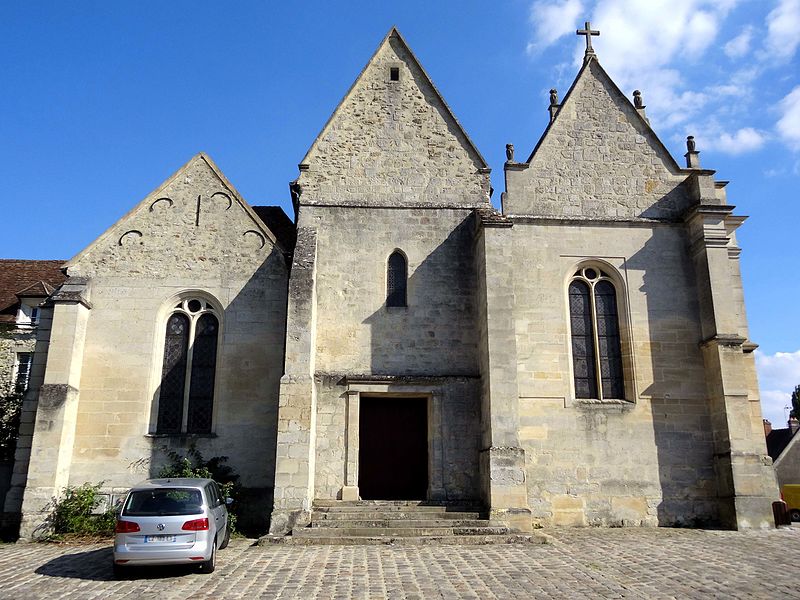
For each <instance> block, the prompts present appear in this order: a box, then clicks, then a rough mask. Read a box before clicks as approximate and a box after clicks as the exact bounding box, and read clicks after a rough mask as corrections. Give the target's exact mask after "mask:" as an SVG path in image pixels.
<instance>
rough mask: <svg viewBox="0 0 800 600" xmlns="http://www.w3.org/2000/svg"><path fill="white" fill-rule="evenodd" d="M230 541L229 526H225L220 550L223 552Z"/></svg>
mask: <svg viewBox="0 0 800 600" xmlns="http://www.w3.org/2000/svg"><path fill="white" fill-rule="evenodd" d="M230 541H231V526H230V524H228V525H226V526H225V537H224V538H222V543H221V544H220V545H219V549H220V550H224V549H225V548H227V547H228V543H229V542H230Z"/></svg>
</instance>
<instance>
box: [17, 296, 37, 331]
mask: <svg viewBox="0 0 800 600" xmlns="http://www.w3.org/2000/svg"><path fill="white" fill-rule="evenodd" d="M38 324H39V299H38V298H36V299H25V298H23V299H20V302H19V309H18V310H17V325H19V326H20V327H35V326H36V325H38Z"/></svg>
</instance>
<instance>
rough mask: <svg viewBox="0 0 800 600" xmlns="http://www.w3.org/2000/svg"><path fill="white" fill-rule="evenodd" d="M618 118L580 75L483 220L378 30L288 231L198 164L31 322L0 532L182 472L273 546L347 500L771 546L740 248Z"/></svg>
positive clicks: (468, 159) (472, 182) (394, 47)
mask: <svg viewBox="0 0 800 600" xmlns="http://www.w3.org/2000/svg"><path fill="white" fill-rule="evenodd" d="M587 29H588V27H587ZM640 104H641V103H640V102H639V103H637V105H635V104H633V103H632V102H631V101H630V100H628V99H627V98H626V97H625V96H624V95H623V94H622V93H621V92H620V90H619V89H618V88H617V86H616V85H615V84H614V82H613V81H611V79H610V78H609V77H608V75H607V74H606V72H605V71H604V70H603V68H602V67H601V65H600V62H599V61H598V58H597V56H596V55H595V54H594V52H593V50H592V49H591V46H589V48H588V50H587V53H586V57H585V60H584V64H583V67H582V68H581V70H580V72H579V73H578V75H577V78H576V79H575V82H574V83H573V85H572V87H571V88H570V90H569V91H568V92H567V93H566V94H565V95H564V97H563V99H562V100H561V101H559V99H558V97H557V95H556V94H555V93H553V95H552V97H551V106H550V113H551V117H552V118H551V121H550V124H549V126H548V127H547V129H546V131H545V132H544V134H543V136H542V138H541V139H540V140H539V142H538V144H536V145H535V148H534V150H533V152H532V154H531V155H530V157H529V158H528V159H527V160H526V161H525V162H518V161H517V160H515V159H514V150H513V147H512V148H509V149H508V161H507V162H506V163H505V165H504V168H505V180H506V190H505V192H504V193H503V194H502V198H501V202H502V210H501V211H498V210H496V209H495V208H494V207H493V206H492V204H491V200H490V196H491V188H490V182H489V173H490V169H489V167H488V165H487V164H486V162H485V161H484V159H483V157H482V156H481V154H480V153H479V152H478V150H477V149H476V148H475V146H474V145H473V143H472V142H471V141H470V139H469V137H468V136H467V134H466V133H465V131H464V130H463V129H462V127H461V126H460V125H459V123H458V121H457V120H456V118H455V116H454V115H453V113H452V112H451V110H450V109H449V108H448V106H447V104H446V103H445V101H444V100H443V99H442V97H441V95H440V94H439V92H438V91H437V90H436V88H435V87H434V85H433V83H432V82H431V79H430V78H429V77H428V75H427V74H426V73H425V71H424V69H423V68H422V66H421V65H420V63H419V62H418V60H417V59H416V57H415V56H414V54H413V53H412V52H411V50H410V49H409V47H408V45H407V44H406V42H405V41H404V39H403V38H402V37H401V35H400V34H399V33H398V32H397V30H396V29H392V30H391V31H390V32H389V34H388V35H387V36H386V37H385V38H384V40H383V41H382V42H381V44H380V46H379V47H378V50H377V51H376V52H375V54H374V56H373V57H372V58H371V59H370V61H369V62H368V63H367V65H366V67H365V68H364V70H363V71H362V72H361V74H360V75H359V76H358V78H357V80H356V81H355V83H354V84H353V86H352V88H351V89H350V90H349V91H348V93H347V94H346V96H345V97H344V99H343V100H342V101H341V103H340V104H339V106H338V107H337V108H336V110H335V112H334V113H333V115H332V117H331V118H330V120H329V121H328V123H327V124H325V126H324V128H323V129H322V132H321V133H320V135H319V137H318V138H317V139H316V141H315V142H314V143H313V144H312V146H311V148H310V149H309V151H308V153H307V154H306V156H305V157H304V158H303V159H302V161H301V163H300V165H299V176H298V177H297V179H296V180H295V181H293V182H292V183H291V186H290V189H291V194H292V201H293V206H294V209H295V215H294V223H291V222H289V220H288V219H287V218H286V217H285V215H283V213H282V212H280V210H279V209H275V208H274V207H272V208H271V207H252V206H250V205H249V204H248V203H247V202H246V201H245V200H244V199H243V198H242V197H241V196H240V195H239V194H238V193H237V192H236V190H235V188H234V187H233V185H232V184H231V183H230V182H228V180H227V179H226V178H225V177H224V175H222V173H221V172H220V170H219V169H218V168H217V167H216V166H215V165H214V163H213V162H212V161H211V159H210V158H209V157H208V156H206V155H204V154H199V155H197V156H195V157H194V158H193V159H192V160H190V161H189V162H188V163H187V164H186V165H185V166H184V167H182V168H181V169H180V170H179V171H178V172H177V173H176V174H175V175H173V176H172V177H171V178H170V179H168V180H167V181H166V182H165V183H163V184H162V185H161V186H159V187H158V188H157V189H156V190H155V191H154V192H152V193H151V194H150V195H148V196H147V197H146V198H145V199H144V200H143V201H142V202H140V203H139V204H138V205H137V206H135V207H134V208H133V209H132V210H131V211H130V212H129V213H128V214H127V215H125V216H124V217H123V218H122V219H120V221H119V222H117V223H116V224H114V225H112V226H111V227H110V228H109V229H108V231H106V233H104V234H103V235H102V236H101V237H100V238H99V239H98V240H96V241H95V242H93V243H92V244H91V245H90V246H89V247H88V248H86V249H85V250H84V251H83V252H81V253H80V254H78V255H77V256H76V257H74V258H73V259H72V260H70V261H69V262H67V263H66V264H65V265H64V267H63V268H64V270H65V273H66V276H67V277H68V279H67V280H66V282H64V283H63V284H62V285H60V287H58V288H57V289H55V291H53V293H52V294H50V295H49V297H48V298H47V300H46V301H45V302H44V304H43V305H42V306H41V308H40V318H39V325H38V329H37V333H36V341H35V349H34V352H33V363H32V370H31V375H30V380H29V383H28V390H27V392H26V395H25V398H24V406H23V423H22V430H21V431H22V435H21V438H20V441H19V444H18V448H17V454H16V463H15V466H14V474H13V479H12V482H11V489H10V491H9V492H8V494H7V495H6V500H5V512H6V514H7V515H17V516H18V518H20V523H21V526H20V527H21V528H20V534H21V535H22V536H23V537H30V536H33V535H35V534H36V531H37V529H38V528H40V527H41V525H42V523H43V520H44V517H45V516H46V510H47V504H48V502H49V501H50V500H51V498H52V497H54V496H57V495H58V494H59V493H60V492H61V490H63V488H64V487H65V486H67V485H80V484H82V483H84V482H93V483H99V482H102V485H103V491H104V493H106V494H108V496H109V499H110V500H112V501H113V500H115V499H116V498H117V497H118V496H119V495H120V494H121V493H123V492H124V491H125V489H126V488H127V487H129V486H130V485H132V484H134V483H136V482H137V481H139V480H141V479H145V478H148V477H151V476H155V475H156V474H157V473H158V471H159V469H160V468H161V467H162V466H163V465H164V463H165V461H166V460H167V455H168V454H169V453H170V452H172V451H176V452H178V453H184V454H185V453H186V452H187V451H188V450H189V449H190V448H192V447H194V448H196V449H197V450H199V451H200V452H201V453H202V455H203V456H205V457H206V458H210V457H213V456H227V457H228V463H229V464H230V465H231V466H232V467H233V468H235V469H236V470H237V472H238V473H239V474H240V475H241V483H242V485H243V486H244V488H245V498H246V503H247V511H246V512H248V513H249V514H248V517H246V519H247V520H248V522H250V523H251V525H252V526H253V527H256V528H257V527H261V528H264V529H265V528H266V527H267V526H269V529H270V531H271V532H272V533H274V534H282V533H286V532H288V531H290V530H291V529H293V528H295V527H302V526H304V525H306V524H308V523H309V520H310V516H311V510H312V508H313V505H314V502H315V501H335V500H341V501H351V500H358V499H365V500H366V499H370V500H425V501H430V502H438V503H445V504H446V503H462V504H472V505H479V506H481V508H482V510H484V511H485V513H488V517H489V519H490V520H491V521H493V522H495V523H498V524H503V525H504V526H507V527H509V528H512V529H515V530H519V531H522V532H527V531H531V530H532V529H533V528H535V527H538V526H551V525H569V526H580V525H603V526H620V525H625V526H639V525H648V526H656V525H703V524H720V525H722V526H725V527H731V528H766V527H770V526H771V523H772V513H771V506H770V504H771V502H772V501H773V500H774V499H776V498H777V495H778V494H777V488H776V482H775V475H774V473H773V468H772V463H771V460H770V459H769V457H768V456H767V453H766V447H765V442H764V434H763V428H762V419H761V411H760V404H759V396H758V387H757V381H756V373H755V364H754V359H753V354H752V353H753V350H754V349H755V347H756V346H755V344H753V343H752V342H751V341H750V339H749V336H748V331H747V321H746V317H745V310H744V298H743V292H742V283H741V276H740V271H739V253H740V250H739V247H738V245H737V242H736V235H735V230H736V229H737V227H738V226H739V225H740V224H741V223H742V222H743V220H744V219H743V217H739V216H735V215H734V214H733V209H734V207H733V206H730V205H728V204H727V201H726V197H725V189H724V188H725V183H724V182H717V181H716V180H715V179H714V171H710V170H706V169H703V168H700V166H699V160H698V154H699V153H698V152H697V151H696V150H695V149H694V146H693V144H690V145H689V147H688V152H687V155H686V162H687V167H686V168H683V167H681V166H679V165H678V164H677V163H676V161H675V159H673V157H672V156H671V155H670V154H669V152H668V151H667V150H666V149H665V147H664V146H663V144H662V143H661V142H660V141H659V139H658V138H657V137H656V134H655V133H654V131H653V130H652V129H651V128H650V126H649V123H648V121H647V119H646V118H645V115H644V108H643V107H641V106H640ZM525 143H526V146H528V147H533V146H534V140H525ZM26 343H27V344H28V345H32V344H33V342H32V341H31V342H26ZM4 360H5V359H4Z"/></svg>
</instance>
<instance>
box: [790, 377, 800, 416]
mask: <svg viewBox="0 0 800 600" xmlns="http://www.w3.org/2000/svg"><path fill="white" fill-rule="evenodd" d="M792 417H794V418H795V419H800V385H797V386H795V388H794V391H793V392H792V412H790V413H789V418H792Z"/></svg>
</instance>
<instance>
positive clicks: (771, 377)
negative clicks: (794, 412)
mask: <svg viewBox="0 0 800 600" xmlns="http://www.w3.org/2000/svg"><path fill="white" fill-rule="evenodd" d="M756 369H757V370H758V383H759V388H760V390H761V410H762V412H763V413H764V418H765V419H769V420H770V421H771V422H772V425H773V426H774V427H785V426H786V424H785V423H786V417H787V415H788V411H784V407H786V406H791V404H792V402H791V398H792V391H793V390H794V388H795V386H797V385H800V350H798V351H796V352H776V353H775V354H764V353H763V352H760V351H758V350H756Z"/></svg>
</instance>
